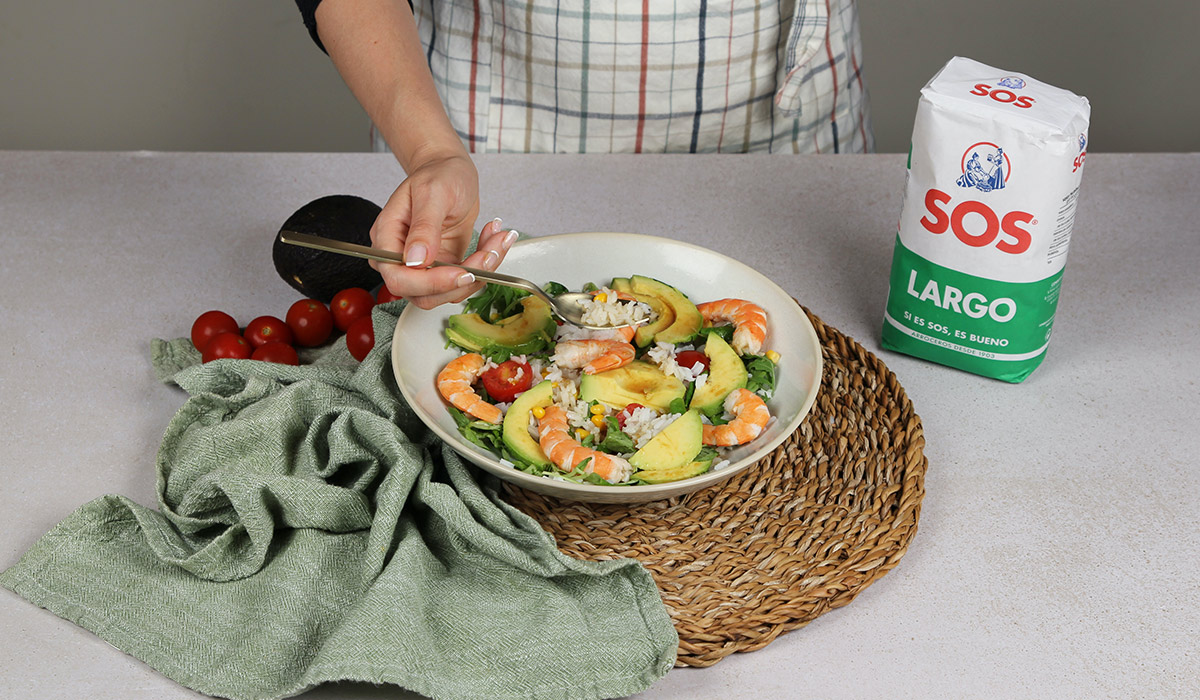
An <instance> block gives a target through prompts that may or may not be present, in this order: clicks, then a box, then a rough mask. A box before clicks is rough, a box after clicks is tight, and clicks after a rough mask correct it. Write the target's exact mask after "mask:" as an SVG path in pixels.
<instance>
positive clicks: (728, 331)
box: [700, 324, 733, 343]
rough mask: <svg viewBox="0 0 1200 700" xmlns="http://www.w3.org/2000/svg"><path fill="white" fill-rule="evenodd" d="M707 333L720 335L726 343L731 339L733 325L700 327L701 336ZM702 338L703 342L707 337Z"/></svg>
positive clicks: (706, 340)
mask: <svg viewBox="0 0 1200 700" xmlns="http://www.w3.org/2000/svg"><path fill="white" fill-rule="evenodd" d="M709 333H711V334H713V335H719V336H721V340H724V341H725V342H727V343H728V342H730V341H732V340H733V326H731V325H728V324H726V325H723V326H707V327H705V328H701V329H700V335H702V336H706V335H708V334H709ZM704 340H705V342H708V338H705V339H704Z"/></svg>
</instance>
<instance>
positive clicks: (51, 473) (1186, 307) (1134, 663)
mask: <svg viewBox="0 0 1200 700" xmlns="http://www.w3.org/2000/svg"><path fill="white" fill-rule="evenodd" d="M477 162H478V165H479V171H480V177H481V191H482V197H483V211H482V215H481V217H482V218H481V222H482V221H486V220H487V219H490V218H491V217H493V216H501V217H503V218H504V220H505V223H506V224H507V225H509V226H512V227H515V228H518V229H520V230H521V231H523V232H526V233H529V234H532V235H538V234H547V233H554V232H565V231H632V232H640V233H649V234H654V235H659V236H665V237H668V238H676V239H681V240H690V241H693V242H696V243H699V244H701V245H704V246H707V247H710V248H712V249H714V250H716V251H718V252H720V253H723V254H725V255H728V256H731V257H734V258H737V259H739V260H741V261H743V262H745V263H748V264H750V265H751V266H753V267H755V268H757V269H758V270H760V271H761V272H763V273H764V274H766V275H767V276H768V277H770V278H771V279H773V280H774V281H775V282H777V283H778V284H779V285H780V286H781V287H783V288H784V289H785V290H786V291H787V292H789V293H790V294H792V295H793V296H795V297H796V298H797V299H799V300H801V302H803V303H804V304H805V305H806V306H808V307H809V308H810V309H811V310H813V311H814V312H815V313H816V314H817V315H818V316H820V317H821V318H822V319H823V320H824V321H825V322H826V323H828V324H831V325H833V326H835V327H836V328H838V329H839V330H840V331H842V332H843V333H845V334H847V335H849V336H851V337H853V338H854V339H855V340H857V341H858V342H859V343H861V344H862V345H863V346H865V347H866V348H867V349H868V350H871V351H872V352H874V353H876V354H877V355H879V356H880V357H881V358H882V359H883V360H884V361H885V362H886V363H887V364H888V366H889V367H890V368H891V369H892V370H893V371H894V372H895V373H896V376H897V378H898V379H899V381H900V383H901V384H902V385H903V386H904V387H905V388H906V389H907V391H908V394H909V397H910V398H911V399H912V401H913V404H914V406H915V407H916V410H917V413H918V414H919V415H920V416H921V418H922V420H923V423H924V429H925V436H926V439H927V447H926V455H927V457H928V459H929V470H928V475H927V479H926V484H925V485H926V495H925V500H924V504H923V508H922V510H921V519H920V529H919V532H918V533H917V535H916V538H915V539H914V541H913V542H912V544H911V546H910V548H909V550H908V553H907V554H906V555H905V557H904V558H903V560H901V562H900V563H899V565H898V566H897V567H896V569H895V570H893V571H892V572H891V573H889V574H888V575H887V576H885V577H884V578H882V579H881V580H879V581H878V582H876V583H875V584H873V585H872V586H870V587H869V588H868V589H866V590H865V591H864V592H863V593H862V594H861V595H859V596H858V598H856V599H855V600H854V602H853V603H851V604H850V605H849V606H847V607H845V608H842V609H839V610H836V611H833V612H830V613H828V614H826V615H824V616H822V617H821V618H819V619H817V620H816V621H815V622H813V623H812V624H810V625H808V626H807V627H804V628H802V629H800V630H796V631H793V632H790V633H788V634H785V635H783V636H781V637H780V638H779V639H777V640H776V641H775V642H773V643H772V644H770V645H769V646H767V647H766V648H764V649H762V650H760V651H756V652H753V653H748V654H736V655H733V656H730V657H728V658H726V659H724V660H723V661H721V662H720V663H718V664H717V665H715V666H713V667H711V668H707V669H690V668H679V669H675V670H673V671H671V672H670V673H669V674H667V676H666V677H665V678H663V679H662V680H661V681H659V682H658V683H657V684H655V685H654V686H653V687H652V688H651V689H650V690H648V691H646V692H645V693H644V694H643V695H642V697H646V698H708V697H759V698H802V697H812V698H824V699H829V698H861V697H869V696H884V695H886V696H888V697H893V698H938V697H964V698H1035V697H1036V698H1081V699H1082V698H1087V699H1089V700H1090V699H1092V698H1128V697H1147V698H1162V699H1166V698H1195V697H1198V696H1200V651H1198V647H1197V644H1196V640H1197V631H1198V630H1200V534H1198V533H1200V420H1198V419H1197V407H1196V404H1197V398H1198V397H1200V392H1198V387H1197V379H1198V378H1200V370H1198V369H1197V368H1198V366H1200V349H1198V348H1200V310H1198V308H1200V275H1198V274H1197V270H1200V154H1180V155H1172V154H1162V155H1117V154H1098V155H1092V156H1091V157H1090V158H1089V159H1088V161H1087V171H1086V172H1085V174H1084V179H1083V188H1082V196H1081V200H1080V204H1079V213H1078V218H1077V220H1076V224H1075V232H1074V236H1073V238H1072V245H1071V252H1070V259H1069V260H1068V263H1067V271H1066V276H1065V281H1064V286H1063V293H1062V298H1061V302H1060V303H1059V307H1058V317H1057V322H1056V325H1055V334H1054V338H1053V340H1052V341H1051V344H1050V349H1049V354H1048V356H1047V359H1046V361H1045V362H1044V363H1043V365H1042V366H1041V367H1040V368H1039V369H1038V370H1037V371H1036V372H1035V373H1034V374H1033V376H1032V377H1030V378H1029V379H1028V380H1026V382H1025V383H1023V384H1020V385H1009V384H1005V383H1002V382H998V381H994V380H989V379H985V378H982V377H978V376H975V375H971V374H966V373H963V372H959V371H956V370H952V369H949V368H946V367H943V366H940V365H934V364H930V363H928V362H924V361H921V360H917V359H913V358H910V357H906V356H902V355H897V354H894V353H890V352H886V351H882V350H881V349H880V347H879V332H880V324H881V320H882V315H883V306H884V302H885V299H886V296H887V284H888V283H887V279H888V271H889V268H890V263H891V255H892V247H893V242H894V239H895V225H896V219H897V216H898V214H899V209H900V204H901V196H902V188H903V183H904V176H905V171H904V158H903V156H900V155H874V156H746V155H728V156H724V155H721V156H525V155H487V156H480V157H479V158H478V159H477ZM401 176H402V173H401V172H400V170H399V168H398V166H397V165H396V164H395V162H394V161H393V160H392V159H391V158H390V157H388V156H384V155H375V154H202V153H192V154H174V153H58V152H0V298H2V299H3V304H2V305H0V329H2V332H3V342H2V343H0V352H2V353H3V355H2V357H3V365H2V368H0V417H2V420H3V425H4V433H5V440H4V442H3V448H0V449H2V450H3V453H2V454H3V457H2V458H0V474H2V476H3V486H2V488H0V568H7V567H8V566H10V565H12V564H13V563H15V562H16V561H17V559H18V558H19V557H20V556H21V554H22V553H24V552H25V550H27V549H28V548H29V547H30V546H31V545H32V544H33V543H34V541H35V540H36V539H37V538H38V537H40V536H41V535H42V534H44V533H45V532H46V531H47V530H49V529H50V528H51V527H52V526H53V525H54V524H56V523H57V522H58V521H60V520H62V519H63V518H64V517H65V516H66V515H68V514H69V513H70V512H72V511H73V510H74V509H75V508H77V507H78V506H80V505H82V504H83V503H85V502H87V501H89V500H91V499H93V498H95V497H98V496H100V495H103V494H107V493H119V494H123V495H126V496H129V497H130V498H132V499H134V500H135V501H137V502H139V503H143V504H146V505H153V504H154V503H155V497H154V455H155V451H156V449H157V447H158V442H159V439H160V437H161V435H162V433H163V430H164V429H165V427H166V425H167V422H168V421H169V420H170V418H171V417H172V415H173V414H174V412H175V411H176V410H177V409H178V408H179V406H180V405H181V404H182V402H183V398H184V397H183V394H182V393H181V392H180V391H178V390H177V389H174V388H170V387H167V386H165V385H162V384H159V383H158V382H157V381H156V380H155V377H154V374H153V372H152V371H151V368H150V365H149V362H148V355H149V341H150V339H151V338H153V337H175V336H182V335H187V333H188V330H189V328H190V326H191V322H192V320H193V319H194V318H195V316H196V315H198V314H199V313H200V312H202V311H204V310H207V309H209V308H221V309H224V310H226V311H228V312H230V313H232V314H233V315H234V316H235V317H237V318H247V319H248V318H252V317H253V316H257V315H260V314H263V313H278V314H280V315H281V314H282V312H283V311H284V310H286V308H287V306H288V305H289V304H290V303H291V302H292V301H294V300H295V299H296V298H298V296H297V293H296V292H295V291H294V290H292V289H291V288H290V287H288V286H287V285H286V284H284V283H283V282H282V281H281V280H280V279H279V277H278V276H277V275H276V273H275V271H274V268H273V267H272V264H271V259H270V246H271V242H272V239H273V236H274V234H275V231H276V230H277V229H278V227H279V225H280V224H281V223H282V222H283V221H284V219H286V218H287V216H288V215H289V214H291V213H292V212H293V211H294V210H295V209H297V208H299V207H300V206H301V205H303V204H304V203H306V202H308V201H309V200H312V199H315V198H317V197H319V196H323V195H326V194H335V193H349V194H358V195H361V196H364V197H367V198H369V199H372V200H374V201H377V202H380V203H382V202H383V201H384V200H385V199H386V198H387V196H388V195H389V194H390V193H391V191H392V189H394V187H395V185H396V184H398V182H399V179H400V178H401ZM0 697H2V698H26V697H30V698H32V697H38V698H47V699H48V698H76V697H88V698H92V699H94V700H98V699H101V698H122V699H134V698H154V699H155V700H162V699H166V698H194V697H199V696H197V695H196V694H195V693H192V692H190V691H188V690H186V689H183V688H181V687H179V686H178V685H176V684H175V683H173V682H172V681H169V680H167V679H165V678H163V677H161V676H160V675H158V674H157V673H155V672H154V671H153V670H151V669H150V668H148V667H147V666H145V665H144V664H142V663H140V662H139V661H137V660H135V659H133V658H131V657H128V656H126V655H125V654H123V653H121V652H119V651H116V650H115V649H113V648H112V647H109V646H108V645H107V644H105V643H104V642H103V641H101V640H100V639H98V638H97V637H95V636H93V635H92V634H91V633H89V632H86V631H84V630H82V629H80V628H78V627H76V626H75V625H73V624H71V623H69V622H65V621H63V620H61V619H59V618H57V617H55V616H54V615H52V614H50V613H48V612H46V611H44V610H41V609H38V608H36V607H34V606H33V605H31V604H29V603H27V602H25V601H24V600H22V599H20V598H18V597H17V596H16V595H14V594H12V593H11V592H9V591H7V590H3V589H0ZM305 697H308V698H314V699H315V698H334V697H351V698H375V697H380V698H382V697H388V698H395V697H409V696H408V695H407V694H406V693H403V692H400V691H396V690H395V689H394V688H376V687H373V686H370V685H367V684H353V683H347V684H339V685H330V686H323V687H320V688H317V689H314V690H312V691H310V692H309V693H308V694H306V696H305Z"/></svg>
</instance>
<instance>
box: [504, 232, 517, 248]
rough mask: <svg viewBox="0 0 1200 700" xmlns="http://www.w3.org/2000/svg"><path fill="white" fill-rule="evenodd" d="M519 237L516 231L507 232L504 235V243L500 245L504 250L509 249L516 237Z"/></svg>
mask: <svg viewBox="0 0 1200 700" xmlns="http://www.w3.org/2000/svg"><path fill="white" fill-rule="evenodd" d="M520 235H521V234H520V233H518V232H517V230H516V229H513V230H511V231H509V232H508V233H506V234H504V241H503V242H502V243H501V245H503V246H504V247H505V248H511V247H512V244H513V243H516V242H517V237H518V236H520Z"/></svg>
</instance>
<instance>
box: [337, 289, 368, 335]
mask: <svg viewBox="0 0 1200 700" xmlns="http://www.w3.org/2000/svg"><path fill="white" fill-rule="evenodd" d="M374 306H375V297H373V296H371V293H370V292H368V291H367V290H365V289H363V288H362V287H351V288H349V289H343V290H342V291H340V292H338V293H337V294H334V295H333V301H331V302H329V310H330V311H332V312H333V325H335V326H337V329H338V330H339V331H344V330H346V329H347V328H349V327H350V324H351V323H354V322H355V321H357V320H358V319H360V318H362V317H363V316H370V315H371V308H372V307H374Z"/></svg>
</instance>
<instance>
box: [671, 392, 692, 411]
mask: <svg viewBox="0 0 1200 700" xmlns="http://www.w3.org/2000/svg"><path fill="white" fill-rule="evenodd" d="M686 396H687V394H686V393H685V394H684V396H683V397H679V398H675V399H672V400H671V403H670V404H669V405H668V406H667V413H687V407H688V405H687V400H686V399H685V397H686Z"/></svg>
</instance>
